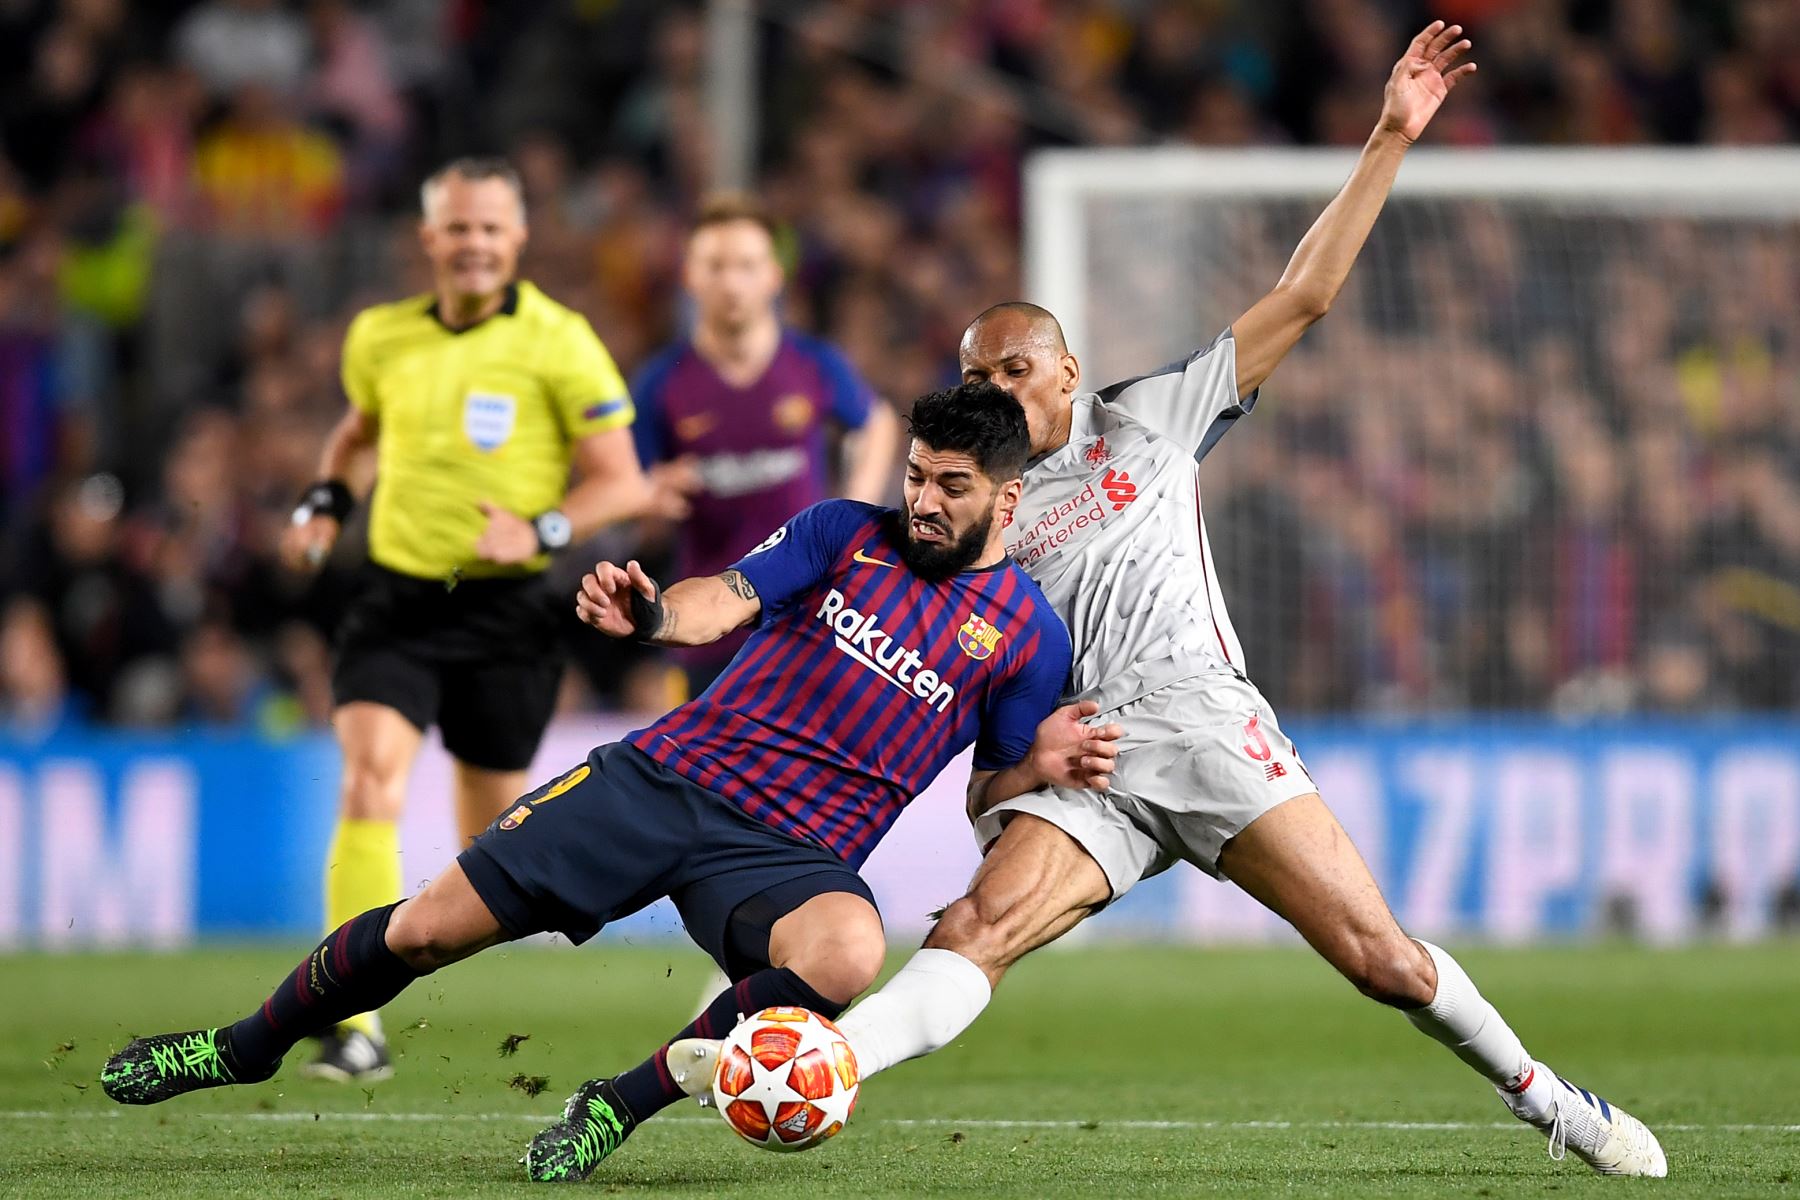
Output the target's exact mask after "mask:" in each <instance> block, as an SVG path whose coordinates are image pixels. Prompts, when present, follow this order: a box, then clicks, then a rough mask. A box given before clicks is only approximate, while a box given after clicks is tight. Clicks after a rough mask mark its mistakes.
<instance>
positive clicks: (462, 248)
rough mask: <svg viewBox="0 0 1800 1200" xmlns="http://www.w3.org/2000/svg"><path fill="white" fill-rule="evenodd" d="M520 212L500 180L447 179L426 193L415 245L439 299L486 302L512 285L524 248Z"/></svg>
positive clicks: (514, 196) (520, 204)
mask: <svg viewBox="0 0 1800 1200" xmlns="http://www.w3.org/2000/svg"><path fill="white" fill-rule="evenodd" d="M525 236H526V233H525V206H524V204H523V202H522V201H521V200H520V199H519V194H518V193H517V192H515V191H513V189H512V187H511V185H510V184H508V183H507V182H506V181H505V180H503V179H473V180H471V179H463V178H462V177H460V176H457V175H451V176H448V177H447V178H445V179H443V180H442V181H440V182H439V183H438V184H436V185H435V186H433V187H432V188H431V189H430V190H429V194H428V195H427V196H426V202H425V214H424V217H423V219H421V220H420V222H419V241H420V243H421V244H422V245H423V246H424V247H425V256H426V257H427V258H429V259H430V260H431V274H432V279H433V281H434V282H435V283H436V285H437V290H438V291H439V293H440V294H448V295H450V296H453V297H478V296H481V297H485V296H491V295H493V294H494V293H495V292H498V291H499V290H501V289H502V288H504V287H505V286H506V285H507V284H509V283H511V282H512V281H513V276H514V274H516V273H517V271H518V269H519V253H520V251H522V250H523V249H524V248H525Z"/></svg>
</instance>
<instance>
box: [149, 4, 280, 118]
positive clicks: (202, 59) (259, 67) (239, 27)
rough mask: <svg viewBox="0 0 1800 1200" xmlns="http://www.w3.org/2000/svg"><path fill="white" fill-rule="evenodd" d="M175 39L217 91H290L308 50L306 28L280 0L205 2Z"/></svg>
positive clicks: (183, 57) (183, 55)
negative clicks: (250, 87) (256, 88)
mask: <svg viewBox="0 0 1800 1200" xmlns="http://www.w3.org/2000/svg"><path fill="white" fill-rule="evenodd" d="M174 41H175V50H176V53H178V54H179V55H180V56H181V61H182V62H183V63H184V64H185V65H187V66H189V67H191V68H193V69H194V70H195V71H196V72H197V73H198V74H199V76H200V78H201V79H202V80H204V81H205V83H206V86H207V87H208V89H210V90H211V91H212V93H213V94H214V95H225V94H227V93H230V92H235V91H237V90H238V89H239V88H241V87H244V86H245V85H247V84H257V85H260V86H262V87H266V88H271V89H273V90H274V91H275V92H277V93H279V94H282V95H291V94H293V93H294V92H297V91H298V90H299V88H300V83H301V79H302V77H303V75H304V72H305V70H306V57H307V53H308V50H309V47H308V44H307V36H306V26H305V25H304V24H302V23H301V21H300V19H299V18H298V17H296V16H295V15H294V14H293V13H291V12H288V11H287V10H286V8H285V7H284V6H283V5H282V3H281V0H205V3H202V4H200V5H197V6H196V7H195V8H193V9H192V10H190V11H189V12H188V14H187V16H185V17H183V18H182V21H181V24H180V25H179V26H178V27H177V28H176V30H175V38H174Z"/></svg>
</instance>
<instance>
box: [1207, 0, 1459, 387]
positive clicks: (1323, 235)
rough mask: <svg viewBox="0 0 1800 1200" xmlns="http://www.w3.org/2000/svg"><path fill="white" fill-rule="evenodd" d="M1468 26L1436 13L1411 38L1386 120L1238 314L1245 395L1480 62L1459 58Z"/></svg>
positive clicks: (1324, 302)
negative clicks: (1274, 277)
mask: <svg viewBox="0 0 1800 1200" xmlns="http://www.w3.org/2000/svg"><path fill="white" fill-rule="evenodd" d="M1461 33H1462V26H1460V25H1450V26H1446V25H1445V24H1444V23H1443V22H1442V21H1433V22H1432V23H1431V24H1429V25H1427V26H1426V27H1425V28H1424V30H1423V31H1422V32H1420V34H1419V36H1418V37H1415V38H1414V39H1413V40H1412V44H1411V45H1410V46H1408V47H1407V48H1406V53H1405V54H1404V55H1402V56H1401V58H1400V61H1399V62H1397V63H1395V64H1394V70H1393V73H1392V74H1390V75H1389V76H1388V81H1387V90H1386V92H1385V94H1384V97H1383V100H1382V105H1381V120H1380V121H1379V122H1378V123H1377V124H1376V126H1375V132H1374V133H1372V134H1370V135H1369V140H1368V143H1367V144H1366V145H1364V146H1363V150H1362V155H1361V156H1360V157H1359V158H1358V159H1357V160H1356V169H1355V170H1353V171H1351V172H1350V179H1349V182H1347V183H1345V184H1344V187H1343V190H1341V191H1340V192H1338V194H1337V196H1336V197H1335V198H1334V199H1333V200H1332V201H1331V203H1330V204H1328V205H1326V206H1325V211H1324V212H1322V213H1320V214H1319V219H1318V220H1317V221H1315V222H1313V227H1312V228H1311V229H1309V230H1307V233H1306V236H1305V237H1303V238H1301V239H1300V245H1299V248H1298V249H1296V250H1295V251H1294V256H1293V258H1291V259H1289V260H1288V266H1287V270H1286V271H1284V272H1282V276H1281V281H1280V282H1279V283H1277V284H1276V285H1275V289H1274V290H1273V291H1271V292H1270V293H1269V294H1268V295H1266V296H1264V297H1263V298H1262V299H1261V300H1258V301H1257V302H1256V303H1255V304H1254V305H1253V306H1251V308H1250V310H1249V311H1248V312H1246V313H1245V314H1244V315H1243V316H1241V317H1239V318H1238V319H1237V320H1236V321H1234V322H1232V326H1231V333H1232V338H1233V339H1234V340H1235V341H1236V343H1237V389H1238V395H1239V396H1240V397H1243V396H1248V395H1249V394H1250V393H1251V392H1254V391H1255V390H1256V389H1257V388H1259V387H1261V386H1262V384H1263V381H1264V380H1266V379H1267V378H1268V377H1269V375H1270V373H1271V372H1273V371H1274V370H1275V368H1276V366H1277V365H1279V364H1280V362H1281V360H1282V359H1284V358H1286V357H1287V353H1288V351H1289V350H1292V349H1293V348H1294V343H1296V342H1298V341H1299V340H1300V335H1301V334H1303V333H1305V332H1306V331H1307V329H1308V328H1310V327H1311V326H1312V323H1313V322H1314V321H1317V320H1318V319H1319V318H1320V317H1323V316H1324V315H1325V314H1326V312H1327V311H1329V310H1330V308H1331V304H1332V301H1334V300H1335V299H1337V294H1338V291H1339V290H1340V289H1341V288H1342V287H1343V286H1344V280H1345V279H1346V278H1347V277H1348V276H1349V274H1350V267H1351V264H1353V263H1355V262H1356V256H1357V254H1359V253H1360V252H1361V251H1362V247H1363V243H1364V242H1365V241H1367V240H1368V237H1369V230H1370V229H1371V228H1373V226H1374V224H1375V218H1376V216H1377V215H1379V214H1380V212H1381V206H1382V205H1383V204H1385V203H1387V198H1388V193H1389V192H1390V191H1392V190H1393V187H1394V176H1395V175H1396V174H1397V173H1398V172H1399V170H1400V160H1401V159H1402V158H1403V157H1405V155H1406V151H1407V148H1408V147H1410V146H1411V145H1412V144H1413V143H1414V142H1416V141H1417V140H1418V139H1419V135H1420V134H1422V133H1424V132H1425V126H1426V125H1428V124H1429V123H1430V122H1431V118H1432V117H1433V116H1434V115H1435V114H1436V113H1437V110H1438V106H1439V105H1441V104H1442V103H1443V102H1444V97H1445V96H1447V95H1449V94H1450V89H1451V88H1453V87H1455V86H1456V84H1457V81H1458V80H1460V79H1461V78H1462V77H1463V76H1465V75H1467V74H1470V73H1471V72H1473V71H1474V70H1475V64H1474V63H1464V64H1463V65H1461V66H1457V65H1456V62H1457V60H1458V59H1459V58H1461V57H1462V56H1463V54H1464V53H1465V52H1466V51H1467V50H1468V49H1469V45H1470V43H1469V42H1468V40H1467V39H1462V40H1458V37H1459V35H1460V34H1461Z"/></svg>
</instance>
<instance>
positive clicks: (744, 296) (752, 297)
mask: <svg viewBox="0 0 1800 1200" xmlns="http://www.w3.org/2000/svg"><path fill="white" fill-rule="evenodd" d="M683 275H684V279H685V282H686V284H687V289H688V292H689V294H690V295H692V296H693V297H694V305H695V307H696V308H697V309H698V310H699V317H700V321H701V323H702V324H705V325H710V326H713V327H715V328H723V329H730V330H735V329H742V328H743V327H745V326H746V325H749V324H750V323H751V322H753V321H756V320H759V319H760V318H762V317H763V316H764V315H766V314H767V313H769V312H770V311H771V310H773V308H774V307H775V298H776V297H777V296H779V295H780V294H781V285H782V272H781V263H780V262H779V261H778V260H777V259H776V257H775V242H774V240H773V239H772V238H770V237H769V231H768V230H766V229H764V228H763V227H762V226H761V225H759V224H757V223H756V222H755V221H750V220H741V221H721V222H720V223H718V224H716V225H707V226H705V227H704V228H701V229H697V230H695V231H694V235H693V237H691V238H690V239H688V250H687V262H686V264H685V265H684V267H683Z"/></svg>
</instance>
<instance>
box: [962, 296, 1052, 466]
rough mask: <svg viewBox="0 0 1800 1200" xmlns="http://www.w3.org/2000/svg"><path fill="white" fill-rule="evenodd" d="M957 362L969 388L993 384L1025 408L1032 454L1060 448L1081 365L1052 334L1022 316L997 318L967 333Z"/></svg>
mask: <svg viewBox="0 0 1800 1200" xmlns="http://www.w3.org/2000/svg"><path fill="white" fill-rule="evenodd" d="M958 357H959V359H960V363H961V367H962V378H963V382H964V383H991V384H993V385H994V386H995V387H998V388H999V389H1000V390H1001V391H1003V392H1007V393H1009V394H1011V396H1012V397H1013V399H1015V400H1017V401H1018V402H1019V405H1020V407H1022V408H1024V410H1025V421H1026V424H1027V425H1028V426H1029V427H1030V429H1031V452H1032V453H1033V454H1042V453H1043V452H1044V451H1046V450H1051V449H1054V448H1055V447H1054V445H1053V444H1052V439H1053V437H1054V436H1055V435H1056V433H1057V431H1059V430H1061V431H1063V432H1065V433H1066V431H1067V429H1068V423H1069V412H1070V401H1071V399H1072V398H1073V397H1074V395H1075V389H1076V388H1077V387H1079V386H1080V384H1081V364H1080V363H1078V362H1076V360H1075V356H1074V355H1073V354H1070V353H1069V352H1068V351H1067V350H1066V349H1065V348H1064V347H1063V346H1062V345H1061V342H1060V339H1058V337H1057V336H1056V333H1055V331H1054V330H1053V329H1051V328H1050V327H1049V326H1048V325H1046V324H1038V323H1034V322H1033V321H1032V320H1031V319H1030V318H1029V317H1028V316H1026V315H1025V314H1023V313H1017V312H999V313H995V314H993V315H992V316H990V317H988V318H987V319H985V320H982V321H977V322H976V323H975V324H973V325H970V326H969V328H968V329H967V330H966V331H965V332H964V333H963V340H962V346H961V348H960V350H959V352H958Z"/></svg>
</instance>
